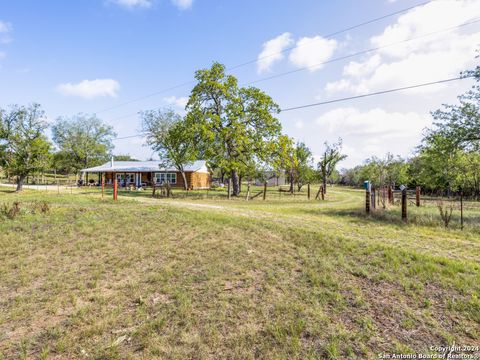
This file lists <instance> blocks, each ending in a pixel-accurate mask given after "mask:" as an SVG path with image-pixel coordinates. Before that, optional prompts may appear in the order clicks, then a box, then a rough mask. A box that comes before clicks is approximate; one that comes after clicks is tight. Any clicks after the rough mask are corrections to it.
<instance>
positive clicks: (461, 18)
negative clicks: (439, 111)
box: [325, 0, 480, 94]
mask: <svg viewBox="0 0 480 360" xmlns="http://www.w3.org/2000/svg"><path fill="white" fill-rule="evenodd" d="M479 15H480V1H471V0H443V1H432V2H430V3H428V4H426V5H424V6H421V7H418V8H415V9H412V10H410V11H409V12H407V13H406V14H404V15H402V16H400V17H399V18H398V20H397V21H396V22H395V23H394V24H392V25H389V26H387V27H386V28H385V29H384V31H383V32H382V33H381V34H379V35H376V36H373V37H371V39H370V42H371V44H372V46H373V47H384V48H382V49H379V50H378V51H377V52H376V53H375V54H373V55H372V56H370V57H367V58H365V59H364V60H363V61H359V62H356V61H352V62H350V63H348V64H347V65H346V66H345V67H344V69H343V76H344V77H343V78H342V79H339V80H337V81H335V82H331V83H328V84H327V85H326V86H325V90H326V92H327V93H334V92H349V93H354V94H360V93H365V92H370V91H378V90H383V89H387V88H395V87H402V86H408V85H414V84H419V83H424V82H431V81H436V80H441V79H446V78H452V77H456V76H458V74H459V72H460V71H462V70H465V69H467V68H469V67H471V66H473V64H474V62H475V55H476V53H475V50H476V49H477V47H478V44H479V43H480V31H478V30H477V31H472V30H473V29H475V28H476V29H478V25H471V26H470V27H464V28H463V27H462V28H458V29H454V30H451V31H448V32H440V33H438V34H435V35H431V36H426V37H421V36H422V35H425V34H431V33H434V32H438V31H440V30H443V29H447V28H452V27H454V26H456V25H459V24H462V23H465V22H469V21H472V19H473V18H475V17H478V16H479ZM416 37H420V38H419V39H416V40H412V41H408V42H404V43H401V44H396V45H392V46H387V45H389V44H394V43H397V42H401V41H403V40H406V39H411V38H416ZM443 88H444V86H429V87H425V88H419V89H416V90H412V91H410V92H415V93H418V92H421V93H424V92H437V91H439V90H441V89H443Z"/></svg>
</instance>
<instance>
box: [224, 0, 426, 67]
mask: <svg viewBox="0 0 480 360" xmlns="http://www.w3.org/2000/svg"><path fill="white" fill-rule="evenodd" d="M432 1H433V0H430V1H425V2H423V3H420V4H417V5H414V6H410V7H408V8H405V9H402V10H399V11H396V12H393V13H390V14H387V15H383V16H380V17H378V18H375V19H372V20H368V21H365V22H363V23H360V24H357V25H354V26H351V27H349V28H346V29H343V30H339V31H336V32H333V33H331V34H328V35H325V36H323V38H326V39H329V38H332V37H335V36H338V35H340V34H343V33H346V32H348V31H350V30H354V29H357V28H359V27H362V26H365V25H369V24H372V23H374V22H377V21H380V20H383V19H386V18H389V17H392V16H395V15H399V14H402V13H404V12H407V11H409V10H412V9H415V8H416V7H419V6H423V5H426V4H428V3H430V2H432ZM312 42H314V40H312V41H308V42H305V43H304V44H303V45H302V46H304V45H308V44H310V43H312ZM297 47H299V46H298V45H295V46H291V47H288V48H286V49H283V50H282V51H278V52H274V53H271V54H268V55H265V56H262V57H259V58H257V59H255V60H249V61H246V62H244V63H241V64H238V65H235V66H232V67H231V68H229V69H228V70H234V69H237V68H239V67H242V66H245V65H250V64H253V63H256V62H257V61H259V60H263V59H267V58H269V57H272V56H275V55H280V54H283V53H285V52H288V51H291V50H293V49H295V48H297Z"/></svg>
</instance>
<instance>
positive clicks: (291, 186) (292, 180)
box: [289, 171, 294, 194]
mask: <svg viewBox="0 0 480 360" xmlns="http://www.w3.org/2000/svg"><path fill="white" fill-rule="evenodd" d="M289 176H290V190H289V191H290V193H292V194H293V186H294V178H293V171H290V174H289Z"/></svg>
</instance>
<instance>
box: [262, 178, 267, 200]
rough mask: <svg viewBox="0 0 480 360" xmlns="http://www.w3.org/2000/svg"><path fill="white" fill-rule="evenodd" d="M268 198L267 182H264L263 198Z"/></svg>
mask: <svg viewBox="0 0 480 360" xmlns="http://www.w3.org/2000/svg"><path fill="white" fill-rule="evenodd" d="M266 198H267V182H266V181H265V182H264V183H263V200H265V199H266Z"/></svg>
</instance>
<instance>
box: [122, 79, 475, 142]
mask: <svg viewBox="0 0 480 360" xmlns="http://www.w3.org/2000/svg"><path fill="white" fill-rule="evenodd" d="M473 77H474V76H459V77H456V78H450V79H444V80H437V81H431V82H427V83H422V84H416V85H410V86H404V87H399V88H394V89H388V90H381V91H376V92H372V93H367V94H362V95H356V96H349V97H344V98H339V99H333V100H327V101H321V102H317V103H312V104H306V105H299V106H294V107H289V108H284V109H281V110H280V112H281V113H283V112H287V111H293V110H299V109H305V108H309V107H314V106H321V105H327V104H333V103H337V102H342V101H348V100H355V99H361V98H365V97H370V96H377V95H383V94H388V93H393V92H398V91H403V90H409V89H416V88H420V87H425V86H431V85H437V84H444V83H448V82H452V81H457V80H463V79H470V78H473ZM140 136H145V133H140V134H136V135H130V136H124V137H120V138H115V139H114V140H123V139H129V138H134V137H140Z"/></svg>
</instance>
